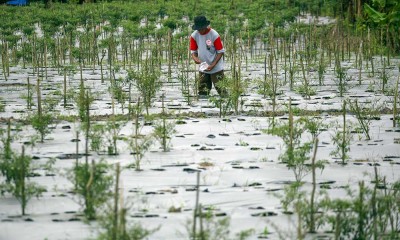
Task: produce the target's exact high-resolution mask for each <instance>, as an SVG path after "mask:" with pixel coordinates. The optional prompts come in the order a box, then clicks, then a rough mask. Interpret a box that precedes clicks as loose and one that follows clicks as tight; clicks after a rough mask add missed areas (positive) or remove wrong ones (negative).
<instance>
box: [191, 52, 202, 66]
mask: <svg viewBox="0 0 400 240" xmlns="http://www.w3.org/2000/svg"><path fill="white" fill-rule="evenodd" d="M192 59H193V61H194V62H195V63H196V64H200V63H201V61H200V59H199V55H198V54H197V52H194V53H192Z"/></svg>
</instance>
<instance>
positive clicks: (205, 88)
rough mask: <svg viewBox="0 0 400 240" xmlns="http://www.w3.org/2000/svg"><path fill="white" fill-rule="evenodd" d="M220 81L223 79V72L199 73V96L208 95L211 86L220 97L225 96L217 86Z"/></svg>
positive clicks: (224, 92)
mask: <svg viewBox="0 0 400 240" xmlns="http://www.w3.org/2000/svg"><path fill="white" fill-rule="evenodd" d="M222 79H224V70H221V71H219V72H216V73H213V74H209V73H204V72H199V95H209V94H210V91H211V88H212V85H213V84H214V87H215V89H216V90H217V92H218V94H219V95H220V96H224V95H226V91H225V90H223V89H221V88H220V87H218V85H217V83H218V82H219V81H221V80H222Z"/></svg>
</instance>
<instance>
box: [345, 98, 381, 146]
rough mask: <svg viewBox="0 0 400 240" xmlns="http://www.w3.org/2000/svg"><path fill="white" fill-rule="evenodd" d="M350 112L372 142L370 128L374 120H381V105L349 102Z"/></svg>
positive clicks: (356, 101) (355, 101)
mask: <svg viewBox="0 0 400 240" xmlns="http://www.w3.org/2000/svg"><path fill="white" fill-rule="evenodd" d="M348 103H349V108H350V111H351V112H352V113H353V114H354V115H355V117H356V118H357V121H358V123H359V124H360V128H361V130H362V132H363V133H364V135H365V137H366V139H367V140H371V136H370V134H369V130H370V126H371V123H372V120H377V119H380V110H381V109H382V107H381V105H380V104H378V102H377V101H376V102H365V103H359V102H358V100H357V99H356V100H354V101H349V102H348Z"/></svg>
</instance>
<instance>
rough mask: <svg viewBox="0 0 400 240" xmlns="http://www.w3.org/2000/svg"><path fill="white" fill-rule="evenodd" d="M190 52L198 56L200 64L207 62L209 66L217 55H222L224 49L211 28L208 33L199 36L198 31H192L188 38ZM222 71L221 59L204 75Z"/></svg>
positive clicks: (218, 37)
mask: <svg viewBox="0 0 400 240" xmlns="http://www.w3.org/2000/svg"><path fill="white" fill-rule="evenodd" d="M190 51H191V52H192V53H196V52H197V54H198V56H199V59H200V61H201V62H207V64H209V65H210V64H211V63H212V62H213V61H214V59H215V57H216V56H217V53H224V52H225V49H224V46H223V44H222V41H221V37H220V36H219V34H218V32H217V31H215V30H214V29H212V28H209V31H207V33H205V34H200V33H199V31H197V30H196V31H194V32H193V33H192V35H191V36H190ZM221 70H224V59H223V58H221V59H220V60H219V61H218V63H217V65H215V67H214V68H213V69H212V70H211V71H207V72H206V73H209V74H213V73H216V72H219V71H221Z"/></svg>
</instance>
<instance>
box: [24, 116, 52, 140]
mask: <svg viewBox="0 0 400 240" xmlns="http://www.w3.org/2000/svg"><path fill="white" fill-rule="evenodd" d="M29 121H30V122H31V125H32V127H33V128H34V129H35V130H36V131H37V132H38V133H39V134H40V136H41V139H42V140H41V142H43V140H44V138H45V136H47V135H48V134H50V133H51V132H52V129H51V128H50V125H51V124H53V123H54V121H55V117H54V115H53V114H52V113H50V112H48V113H44V114H43V113H42V114H38V113H36V114H33V115H31V116H30V117H29Z"/></svg>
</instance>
